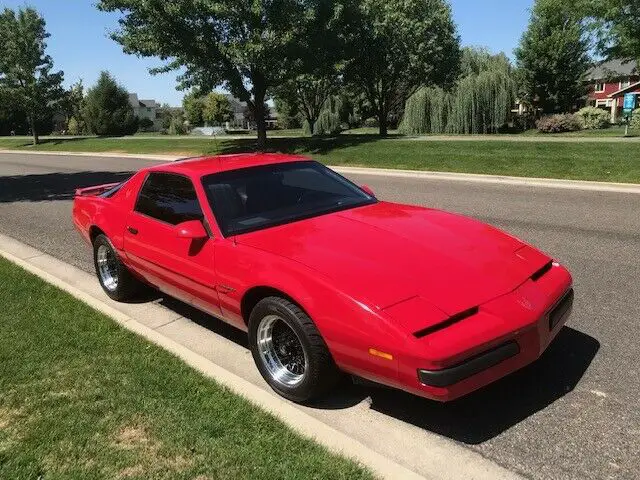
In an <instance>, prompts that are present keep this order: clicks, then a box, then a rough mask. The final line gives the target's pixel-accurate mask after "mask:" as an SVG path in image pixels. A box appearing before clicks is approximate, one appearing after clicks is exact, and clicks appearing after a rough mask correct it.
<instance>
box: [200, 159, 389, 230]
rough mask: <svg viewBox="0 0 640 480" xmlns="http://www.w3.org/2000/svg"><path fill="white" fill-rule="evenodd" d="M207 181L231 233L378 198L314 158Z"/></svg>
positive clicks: (209, 193) (221, 221) (218, 216)
mask: <svg viewBox="0 0 640 480" xmlns="http://www.w3.org/2000/svg"><path fill="white" fill-rule="evenodd" d="M202 185H203V187H204V189H205V192H206V194H207V198H208V200H209V204H210V205H211V209H212V210H213V213H214V215H215V216H216V220H217V221H218V225H219V226H220V229H221V230H222V233H223V234H224V235H225V236H228V235H237V234H240V233H246V232H249V231H253V230H260V229H263V228H268V227H273V226H275V225H281V224H283V223H290V222H295V221H297V220H301V219H303V218H309V217H315V216H318V215H323V214H326V213H330V212H335V211H338V210H345V209H348V208H354V207H359V206H362V205H367V204H370V203H375V202H376V199H375V197H373V196H371V195H368V194H367V193H365V192H364V191H363V190H361V189H360V188H358V187H357V186H356V185H354V184H353V183H351V182H350V181H349V180H347V179H346V178H344V177H342V176H340V175H338V174H337V173H335V172H334V171H332V170H330V169H328V168H327V167H325V166H324V165H322V164H320V163H318V162H314V161H300V162H290V163H278V164H272V165H263V166H259V167H249V168H242V169H239V170H231V171H228V172H221V173H214V174H212V175H207V176H205V177H203V178H202Z"/></svg>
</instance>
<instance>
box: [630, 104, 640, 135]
mask: <svg viewBox="0 0 640 480" xmlns="http://www.w3.org/2000/svg"><path fill="white" fill-rule="evenodd" d="M629 127H631V128H633V129H634V130H640V108H636V109H635V110H634V111H633V116H632V117H631V123H630V124H629Z"/></svg>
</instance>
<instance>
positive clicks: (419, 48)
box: [344, 0, 460, 134]
mask: <svg viewBox="0 0 640 480" xmlns="http://www.w3.org/2000/svg"><path fill="white" fill-rule="evenodd" d="M358 3H359V5H358V9H357V16H356V18H357V22H356V23H357V28H356V29H355V33H354V38H353V41H352V43H351V48H352V49H353V50H352V52H351V55H350V56H349V57H350V59H349V60H348V61H347V64H346V68H345V75H344V76H345V79H346V80H347V81H348V83H350V84H351V85H352V87H353V89H354V90H355V91H359V92H364V95H365V97H366V100H367V102H368V103H369V106H370V109H371V110H372V112H373V114H374V115H375V116H377V117H378V121H379V124H380V127H379V128H380V133H381V134H386V132H387V123H388V121H389V118H390V117H392V116H393V115H394V114H396V115H397V112H399V111H400V110H401V109H402V107H403V106H404V103H405V101H406V99H407V98H409V97H410V96H411V95H412V94H413V93H415V91H416V90H417V89H419V88H420V87H423V86H442V87H446V86H448V85H450V84H452V83H453V82H454V81H455V79H456V77H457V75H458V71H459V65H460V47H459V43H460V42H459V38H458V36H457V34H456V29H455V24H454V23H453V20H452V18H451V9H450V7H449V4H448V3H447V2H446V1H445V0H363V1H361V2H358Z"/></svg>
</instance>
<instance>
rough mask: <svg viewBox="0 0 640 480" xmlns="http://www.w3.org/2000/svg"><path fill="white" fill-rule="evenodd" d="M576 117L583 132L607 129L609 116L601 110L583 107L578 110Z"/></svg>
mask: <svg viewBox="0 0 640 480" xmlns="http://www.w3.org/2000/svg"><path fill="white" fill-rule="evenodd" d="M576 115H577V116H578V118H580V122H581V123H582V128H583V129H585V130H597V129H600V128H607V127H608V126H609V125H610V122H609V120H610V117H611V115H610V114H609V112H607V111H606V110H602V109H601V108H596V107H584V108H581V109H580V110H578V112H577V113H576Z"/></svg>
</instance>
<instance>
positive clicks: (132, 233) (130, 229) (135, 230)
mask: <svg viewBox="0 0 640 480" xmlns="http://www.w3.org/2000/svg"><path fill="white" fill-rule="evenodd" d="M127 230H128V231H129V233H130V234H131V235H137V234H138V229H137V228H133V227H127Z"/></svg>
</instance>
